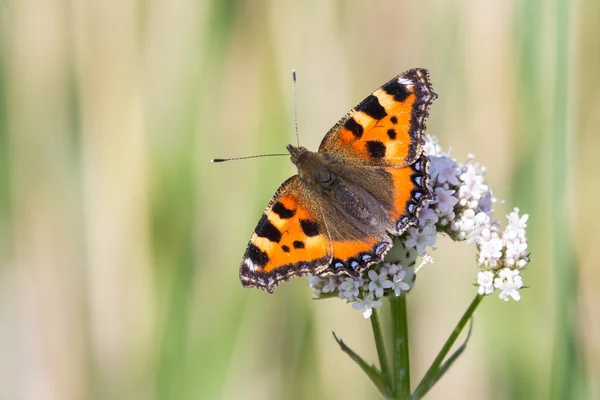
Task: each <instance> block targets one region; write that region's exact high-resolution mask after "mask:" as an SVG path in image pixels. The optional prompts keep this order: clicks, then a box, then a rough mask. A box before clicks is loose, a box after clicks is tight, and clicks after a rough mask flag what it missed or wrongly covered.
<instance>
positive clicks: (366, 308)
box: [352, 293, 383, 318]
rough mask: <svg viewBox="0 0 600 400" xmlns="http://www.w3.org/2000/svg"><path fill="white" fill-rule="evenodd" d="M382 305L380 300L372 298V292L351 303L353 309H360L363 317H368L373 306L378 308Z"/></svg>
mask: <svg viewBox="0 0 600 400" xmlns="http://www.w3.org/2000/svg"><path fill="white" fill-rule="evenodd" d="M382 305H383V303H382V302H381V300H373V293H369V295H368V296H367V297H366V298H365V299H364V300H360V299H358V301H356V302H355V303H352V308H354V309H355V310H362V313H363V316H364V317H365V318H370V317H371V314H372V313H373V309H374V308H379V307H381V306H382Z"/></svg>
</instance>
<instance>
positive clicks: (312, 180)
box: [287, 144, 335, 189]
mask: <svg viewBox="0 0 600 400" xmlns="http://www.w3.org/2000/svg"><path fill="white" fill-rule="evenodd" d="M287 150H288V151H289V152H290V154H291V155H292V162H293V163H294V165H295V166H296V168H298V175H299V176H300V179H301V180H302V181H304V182H307V183H309V184H312V185H318V186H321V187H323V188H325V189H328V188H329V187H330V186H331V185H332V184H333V183H334V181H335V174H334V173H333V172H332V171H331V168H330V163H329V162H328V160H327V159H326V158H325V157H324V156H323V154H321V153H315V152H312V151H310V150H307V149H306V148H304V147H295V146H293V145H291V144H290V145H288V146H287Z"/></svg>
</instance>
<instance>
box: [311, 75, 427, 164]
mask: <svg viewBox="0 0 600 400" xmlns="http://www.w3.org/2000/svg"><path fill="white" fill-rule="evenodd" d="M436 98H437V94H435V92H434V91H433V87H432V86H431V82H430V81H429V72H428V71H427V70H425V69H411V70H409V71H406V72H404V73H403V74H400V75H398V76H397V77H395V78H394V79H392V80H390V81H389V82H388V83H386V84H385V85H383V86H382V87H380V88H379V89H377V90H376V91H375V92H373V94H371V95H370V96H369V97H367V98H366V99H364V100H363V101H362V102H361V103H360V104H359V105H357V106H356V107H354V109H352V110H351V111H350V112H349V113H348V114H346V116H344V118H342V119H341V120H340V121H339V122H338V123H337V124H336V125H335V126H334V127H333V128H332V129H331V130H330V131H329V132H328V133H327V135H326V136H325V138H324V139H323V141H322V142H321V145H320V146H319V152H321V153H328V154H331V155H332V156H334V157H336V158H337V159H339V160H340V161H341V162H343V163H345V164H363V165H372V166H389V167H392V166H393V167H404V166H407V165H410V164H412V163H413V162H415V160H416V159H417V158H418V157H419V156H420V155H421V149H422V146H423V143H424V139H423V134H424V132H425V120H426V119H427V117H428V116H429V106H430V105H431V103H432V102H433V101H434V100H435V99H436Z"/></svg>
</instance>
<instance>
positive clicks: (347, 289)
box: [338, 278, 365, 301]
mask: <svg viewBox="0 0 600 400" xmlns="http://www.w3.org/2000/svg"><path fill="white" fill-rule="evenodd" d="M364 283H365V282H364V280H363V279H362V278H357V279H354V278H346V279H344V281H343V282H342V283H341V285H340V286H339V288H338V289H339V291H340V295H339V297H340V298H345V299H347V300H348V301H353V300H356V298H357V297H358V295H359V293H360V288H361V287H362V286H363V285H364Z"/></svg>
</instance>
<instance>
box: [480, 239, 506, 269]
mask: <svg viewBox="0 0 600 400" xmlns="http://www.w3.org/2000/svg"><path fill="white" fill-rule="evenodd" d="M503 247H504V243H502V239H500V238H499V237H498V234H497V233H495V232H494V233H492V236H491V237H490V239H489V240H482V241H481V242H480V243H479V260H478V261H479V265H480V266H481V267H482V268H496V267H498V266H499V265H500V259H501V258H502V249H503Z"/></svg>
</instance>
